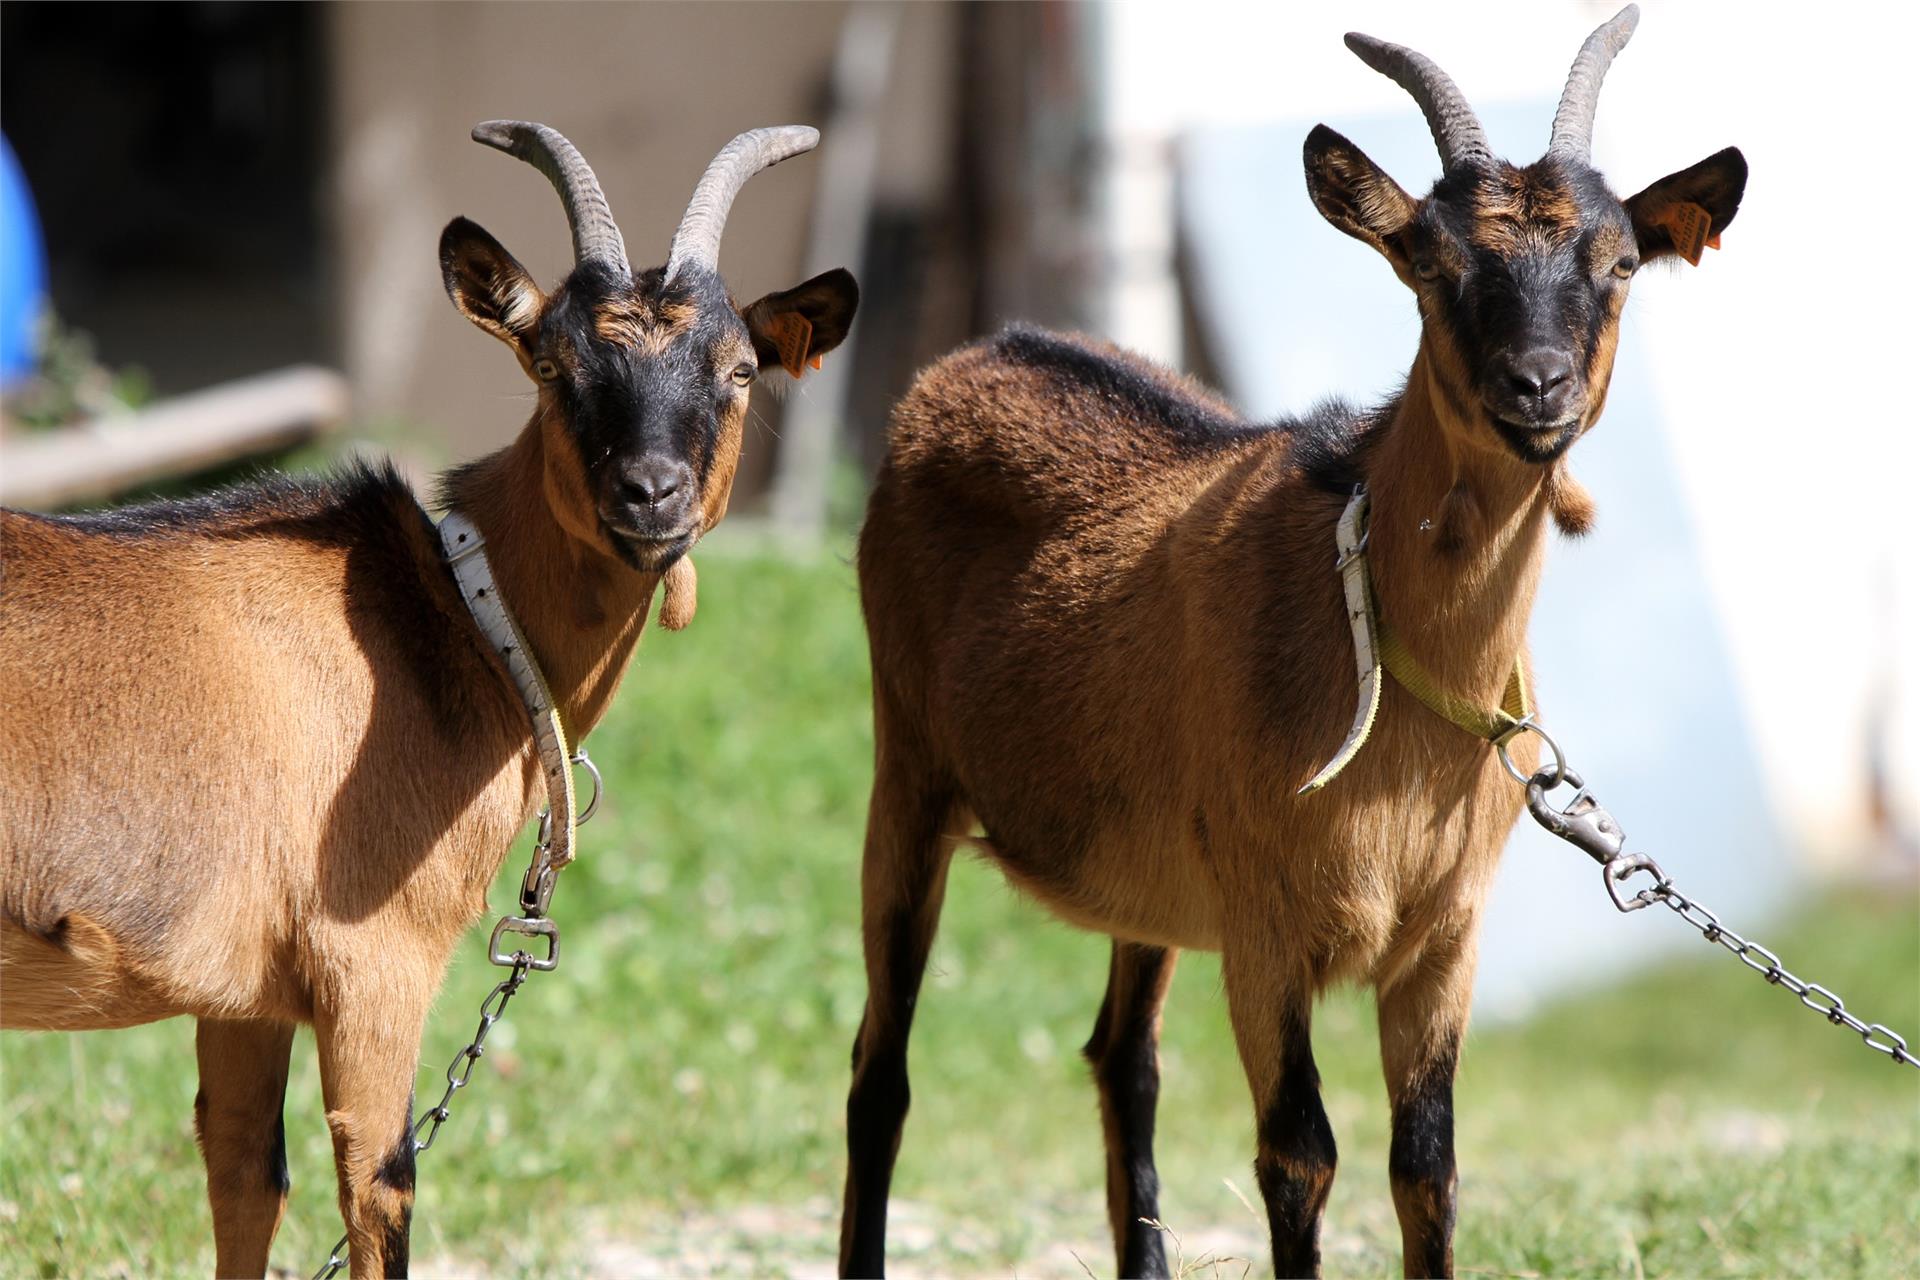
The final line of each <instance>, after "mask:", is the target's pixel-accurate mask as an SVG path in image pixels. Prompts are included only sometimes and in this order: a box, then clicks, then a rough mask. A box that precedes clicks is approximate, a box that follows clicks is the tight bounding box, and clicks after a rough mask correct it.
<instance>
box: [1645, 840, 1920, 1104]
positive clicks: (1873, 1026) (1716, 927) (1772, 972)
mask: <svg viewBox="0 0 1920 1280" xmlns="http://www.w3.org/2000/svg"><path fill="white" fill-rule="evenodd" d="M1634 897H1635V898H1636V899H1638V900H1640V901H1644V902H1658V903H1659V904H1660V905H1661V906H1663V907H1666V908H1667V909H1668V910H1669V911H1671V912H1673V913H1674V914H1675V915H1677V916H1679V917H1680V918H1681V919H1682V920H1685V921H1686V922H1687V923H1688V924H1690V925H1692V926H1693V927H1694V928H1696V929H1698V930H1699V931H1700V936H1701V937H1703V938H1705V939H1706V940H1707V941H1708V942H1717V943H1719V944H1720V945H1721V946H1723V947H1725V948H1726V949H1727V950H1728V951H1730V952H1732V953H1733V954H1734V956H1735V957H1736V958H1738V959H1739V961H1740V963H1741V964H1744V965H1745V966H1747V968H1749V969H1751V970H1753V971H1754V972H1755V973H1757V974H1759V975H1760V976H1761V977H1763V978H1765V979H1766V980H1767V981H1768V982H1770V983H1772V984H1773V985H1774V986H1776V987H1785V988H1786V989H1787V990H1788V991H1791V992H1793V994H1795V995H1796V996H1799V997H1800V1003H1801V1004H1803V1005H1805V1006H1807V1008H1809V1009H1811V1010H1813V1011H1814V1012H1815V1013H1817V1014H1819V1015H1820V1016H1821V1017H1823V1018H1825V1019H1826V1020H1827V1021H1828V1022H1831V1023H1832V1024H1833V1025H1834V1026H1836V1027H1845V1028H1846V1029H1847V1030H1849V1031H1851V1032H1853V1033H1854V1034H1856V1035H1858V1036H1859V1037H1860V1042H1861V1043H1862V1044H1864V1045H1866V1046H1867V1048H1869V1049H1872V1050H1873V1051H1874V1052H1876V1053H1884V1054H1886V1055H1887V1057H1889V1058H1891V1059H1893V1060H1894V1061H1895V1062H1900V1063H1905V1064H1906V1065H1907V1066H1910V1067H1920V1057H1916V1056H1915V1055H1914V1053H1913V1052H1912V1051H1911V1050H1910V1049H1908V1048H1907V1041H1906V1037H1904V1036H1902V1035H1901V1034H1900V1033H1899V1032H1897V1031H1894V1030H1893V1029H1892V1028H1890V1027H1888V1026H1886V1025H1885V1024H1883V1023H1879V1022H1862V1021H1861V1020H1860V1019H1859V1018H1857V1017H1855V1016H1854V1015H1853V1014H1852V1013H1850V1012H1848V1010H1847V1002H1846V1001H1845V1000H1842V999H1841V998H1840V996H1839V994H1838V993H1836V992H1833V991H1829V990H1828V989H1827V988H1825V987H1823V986H1821V985H1820V984H1819V983H1817V982H1803V981H1802V980H1801V979H1800V978H1799V977H1797V976H1796V975H1795V974H1794V973H1793V971H1792V970H1790V969H1788V968H1787V967H1786V966H1784V965H1782V964H1781V963H1780V957H1779V956H1777V955H1775V954H1774V953H1773V952H1772V951H1769V950H1768V949H1767V948H1765V947H1763V946H1761V945H1760V944H1759V943H1757V942H1749V941H1748V940H1747V939H1745V938H1743V937H1741V936H1740V935H1739V934H1737V933H1735V932H1734V931H1733V930H1731V929H1729V928H1727V927H1726V926H1725V925H1723V924H1721V923H1720V917H1719V916H1717V915H1715V914H1714V913H1713V912H1712V911H1710V910H1708V909H1707V908H1706V907H1705V906H1704V905H1702V904H1701V903H1699V902H1697V901H1695V900H1694V899H1692V898H1689V897H1687V896H1686V895H1685V894H1683V893H1681V892H1680V891H1679V890H1678V889H1676V888H1674V887H1673V881H1671V880H1668V879H1666V878H1665V877H1664V876H1663V877H1662V878H1661V880H1660V882H1659V883H1658V884H1656V885H1655V886H1654V887H1653V888H1651V889H1642V890H1640V892H1639V893H1636V894H1635V895H1634Z"/></svg>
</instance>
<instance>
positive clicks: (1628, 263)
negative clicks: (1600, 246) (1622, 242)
mask: <svg viewBox="0 0 1920 1280" xmlns="http://www.w3.org/2000/svg"><path fill="white" fill-rule="evenodd" d="M1639 265H1640V264H1639V263H1638V262H1637V261H1635V260H1634V259H1633V258H1630V257H1629V258H1622V259H1620V261H1618V262H1616V263H1614V264H1613V274H1615V275H1616V276H1619V277H1620V278H1621V279H1622V280H1625V279H1626V278H1627V277H1628V276H1631V275H1632V274H1633V273H1634V269H1635V268H1637V267H1638V266H1639Z"/></svg>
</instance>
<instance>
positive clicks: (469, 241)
mask: <svg viewBox="0 0 1920 1280" xmlns="http://www.w3.org/2000/svg"><path fill="white" fill-rule="evenodd" d="M440 278H441V281H442V282H443V283H444V284H445V285H446V287H447V297H449V298H451V299H453V305H454V306H455V307H457V308H459V310H460V314H461V315H463V316H465V317H466V318H467V319H469V320H471V321H473V322H474V323H475V324H477V325H479V326H480V327H481V328H482V329H485V330H486V331H487V332H488V333H490V334H492V335H493V336H494V337H496V338H498V339H500V341H502V342H504V343H506V344H507V345H508V346H510V347H512V348H514V350H515V351H516V352H518V353H519V354H520V355H521V356H522V358H523V359H524V358H525V357H526V356H527V353H528V351H529V350H530V349H531V343H532V340H533V333H534V329H535V327H536V326H537V325H538V323H539V320H540V308H541V307H543V306H544V305H546V301H547V299H546V295H544V294H542V293H541V292H540V286H539V285H537V284H535V283H534V282H533V277H532V276H530V275H528V274H527V269H526V268H525V267H523V266H521V265H520V263H519V262H518V261H516V260H515V258H514V256H513V255H512V254H510V253H508V252H507V251H506V249H505V248H504V247H502V246H501V244H500V242H499V241H498V240H495V239H494V238H493V237H492V236H490V235H488V234H487V232H486V230H485V229H484V228H483V227H481V226H480V224H479V223H476V222H470V221H468V220H467V219H466V218H455V219H454V220H453V221H452V222H449V223H448V224H447V229H446V230H445V231H442V232H441V233H440Z"/></svg>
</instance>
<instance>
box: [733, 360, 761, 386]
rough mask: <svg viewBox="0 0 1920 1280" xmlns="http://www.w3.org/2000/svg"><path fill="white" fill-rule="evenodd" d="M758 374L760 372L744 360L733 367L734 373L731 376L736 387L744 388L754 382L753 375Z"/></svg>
mask: <svg viewBox="0 0 1920 1280" xmlns="http://www.w3.org/2000/svg"><path fill="white" fill-rule="evenodd" d="M758 372H759V370H758V369H755V368H754V367H753V366H752V365H750V364H748V363H747V362H746V361H744V360H743V361H741V362H740V363H739V364H737V365H735V366H733V373H732V374H731V375H729V376H730V377H732V379H733V385H734V386H736V387H744V386H746V385H747V384H748V383H750V382H752V381H753V375H754V374H756V373H758Z"/></svg>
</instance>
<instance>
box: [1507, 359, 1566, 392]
mask: <svg viewBox="0 0 1920 1280" xmlns="http://www.w3.org/2000/svg"><path fill="white" fill-rule="evenodd" d="M1572 378H1573V362H1572V361H1571V360H1569V359H1567V357H1566V354H1565V353H1564V352H1560V351H1555V350H1552V349H1551V348H1547V347H1536V348H1535V349H1533V350H1532V351H1526V352H1522V353H1521V354H1520V355H1517V356H1514V357H1513V358H1512V359H1510V360H1508V361H1507V380H1508V381H1509V382H1510V383H1512V384H1513V389H1514V390H1515V391H1516V392H1518V393H1519V394H1520V395H1523V396H1529V397H1532V398H1533V399H1536V400H1545V399H1546V398H1547V397H1548V396H1550V395H1552V394H1553V393H1554V392H1555V391H1557V390H1558V389H1559V388H1560V387H1562V386H1563V385H1565V384H1566V383H1567V382H1569V381H1571V380H1572Z"/></svg>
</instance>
